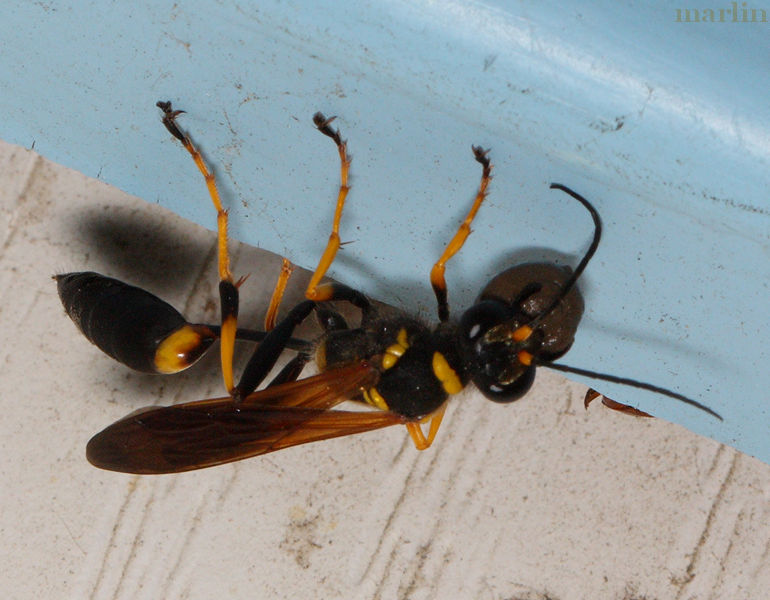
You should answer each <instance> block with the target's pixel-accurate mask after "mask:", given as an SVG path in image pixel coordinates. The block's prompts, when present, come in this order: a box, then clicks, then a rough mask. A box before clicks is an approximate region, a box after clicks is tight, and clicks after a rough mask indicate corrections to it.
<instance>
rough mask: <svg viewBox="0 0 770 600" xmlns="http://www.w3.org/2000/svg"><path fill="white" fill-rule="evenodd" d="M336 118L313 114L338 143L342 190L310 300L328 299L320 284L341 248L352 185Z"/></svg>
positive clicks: (309, 289) (308, 294)
mask: <svg viewBox="0 0 770 600" xmlns="http://www.w3.org/2000/svg"><path fill="white" fill-rule="evenodd" d="M334 119H335V117H331V118H329V119H327V118H326V117H324V116H323V115H322V114H321V113H320V112H319V113H316V114H315V115H314V116H313V123H315V126H316V127H317V128H318V131H320V132H321V133H323V134H324V135H326V136H329V137H330V138H332V139H333V140H334V143H335V144H337V150H338V152H339V155H340V190H339V193H338V194H337V208H336V209H335V211H334V223H333V224H332V232H331V234H330V235H329V241H328V243H327V244H326V249H325V250H324V253H323V254H322V255H321V260H320V261H319V262H318V266H317V267H316V270H315V272H314V273H313V277H312V278H311V279H310V283H309V284H308V286H307V291H306V292H305V296H306V297H307V299H308V300H319V301H320V300H327V299H328V293H329V290H328V288H325V287H324V286H319V285H318V284H319V283H320V282H321V279H322V278H323V276H324V275H325V274H326V271H328V270H329V267H330V266H331V264H332V262H334V257H335V256H336V255H337V250H339V248H340V219H342V209H343V208H344V206H345V198H346V197H347V195H348V191H349V190H350V187H348V172H349V170H350V158H349V157H348V154H347V142H345V141H344V140H342V138H341V137H340V132H339V129H337V130H334V129H332V128H331V126H330V123H331V122H332V121H333V120H334Z"/></svg>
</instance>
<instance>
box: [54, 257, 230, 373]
mask: <svg viewBox="0 0 770 600" xmlns="http://www.w3.org/2000/svg"><path fill="white" fill-rule="evenodd" d="M55 278H56V283H57V287H58V290H59V298H61V301H62V304H63V305H64V309H65V310H66V311H67V314H68V315H69V316H70V318H71V319H72V320H73V321H74V322H75V324H76V325H77V326H78V328H79V329H80V330H81V331H82V332H83V334H84V335H85V336H86V337H87V338H88V339H89V340H90V341H91V342H92V343H93V344H95V345H96V346H97V347H98V348H99V349H100V350H102V351H103V352H105V353H106V354H108V355H110V356H111V357H113V358H114V359H115V360H118V361H120V362H122V363H123V364H125V365H127V366H129V367H131V368H132V369H135V370H137V371H144V372H147V373H174V372H177V371H181V370H182V369H185V368H187V367H189V366H190V365H191V364H193V363H194V362H195V361H196V360H197V359H198V358H200V356H201V355H202V354H203V353H204V352H205V351H206V350H207V349H208V348H209V346H210V345H211V343H212V342H213V341H214V339H215V337H216V336H215V335H214V333H213V332H212V331H211V330H210V329H209V328H208V327H205V326H200V325H192V324H190V323H188V322H187V321H186V320H185V319H184V317H183V316H182V315H181V314H180V313H179V311H177V310H176V309H175V308H174V307H173V306H171V305H170V304H168V303H167V302H164V301H163V300H161V299H160V298H158V297H157V296H155V295H153V294H151V293H149V292H147V291H146V290H143V289H141V288H138V287H135V286H132V285H128V284H127V283H123V282H122V281H119V280H117V279H113V278H111V277H105V276H104V275H100V274H99V273H94V272H80V273H66V274H63V275H56V277H55Z"/></svg>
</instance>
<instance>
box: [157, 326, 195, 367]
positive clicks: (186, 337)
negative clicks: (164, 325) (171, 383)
mask: <svg viewBox="0 0 770 600" xmlns="http://www.w3.org/2000/svg"><path fill="white" fill-rule="evenodd" d="M200 345H201V334H200V332H199V331H196V330H195V329H194V328H193V327H190V326H189V325H183V326H182V327H180V328H179V329H177V330H176V331H175V332H174V333H172V334H171V335H169V336H168V337H167V338H166V339H165V340H163V341H162V342H161V343H160V344H159V345H158V348H157V349H156V350H155V359H154V363H155V370H156V371H157V372H158V373H164V374H169V373H178V372H179V371H183V370H184V369H186V368H187V367H189V366H190V365H191V364H192V362H191V360H190V351H191V350H198V349H199V348H200ZM195 354H196V355H197V354H198V353H195ZM196 358H197V356H196Z"/></svg>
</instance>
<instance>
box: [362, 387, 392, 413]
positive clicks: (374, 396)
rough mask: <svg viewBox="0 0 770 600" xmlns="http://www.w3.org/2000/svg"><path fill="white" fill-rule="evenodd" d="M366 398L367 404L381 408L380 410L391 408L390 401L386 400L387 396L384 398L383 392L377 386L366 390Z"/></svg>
mask: <svg viewBox="0 0 770 600" xmlns="http://www.w3.org/2000/svg"><path fill="white" fill-rule="evenodd" d="M364 400H366V403H367V404H369V405H371V406H374V407H375V408H379V409H380V410H390V409H389V408H388V403H387V402H385V398H383V397H382V394H380V392H378V391H377V388H373V387H372V388H369V389H368V390H364Z"/></svg>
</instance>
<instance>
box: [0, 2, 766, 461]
mask: <svg viewBox="0 0 770 600" xmlns="http://www.w3.org/2000/svg"><path fill="white" fill-rule="evenodd" d="M731 6H732V4H730V3H725V7H724V8H725V9H726V10H728V9H730V8H731ZM736 6H737V7H738V11H739V12H738V13H736V14H737V18H738V20H739V21H740V20H742V13H741V12H740V11H741V6H740V5H737V4H736ZM747 6H748V8H751V6H749V5H747ZM706 8H708V7H706ZM727 18H728V19H731V18H732V17H731V14H728V15H727ZM769 28H770V24H769V23H745V22H737V23H734V22H726V23H681V22H677V21H676V10H675V8H671V7H670V6H667V5H665V3H659V4H658V3H648V4H646V5H643V6H638V5H633V4H620V3H616V2H596V3H592V4H591V5H590V6H588V5H583V4H580V3H575V4H574V5H570V4H565V3H560V2H559V3H557V2H540V3H537V5H536V6H532V5H529V4H525V3H522V4H519V3H508V2H485V3H472V2H466V1H458V2H438V3H436V2H427V1H424V2H399V1H391V2H387V1H384V0H381V1H376V0H373V1H370V2H349V1H346V2H337V3H333V4H332V3H329V4H327V5H325V6H319V5H317V4H316V3H312V2H301V1H295V2H277V1H276V2H271V1H264V2H260V3H258V6H257V4H256V3H241V4H239V3H231V2H227V3H209V2H186V3H184V4H181V5H177V4H176V3H174V2H154V3H147V4H143V3H130V4H129V3H103V2H78V3H67V2H61V3H57V2H49V3H34V4H33V3H26V2H25V3H17V6H16V7H15V8H13V9H12V10H6V11H5V14H4V18H3V20H2V23H0V39H2V40H3V47H2V50H3V51H2V59H0V89H1V90H2V92H1V93H0V136H2V137H3V138H4V139H6V140H7V141H11V142H14V143H17V144H21V145H24V146H28V147H29V146H31V145H32V144H33V142H34V144H35V149H36V150H37V151H39V152H40V153H42V154H43V155H45V156H46V157H48V158H50V159H53V160H55V161H57V162H59V163H62V164H65V165H68V166H70V167H74V168H76V169H78V170H80V171H82V172H84V173H86V174H88V175H91V176H96V177H99V178H101V179H103V180H105V181H107V182H109V183H111V184H114V185H116V186H118V187H120V188H122V189H124V190H126V191H128V192H131V193H133V194H136V195H138V196H140V197H143V198H145V199H147V200H148V201H150V202H159V203H161V204H163V205H164V206H167V207H169V208H171V209H172V210H174V211H176V212H177V213H179V214H181V215H183V216H185V217H188V218H190V219H192V220H194V221H196V222H199V223H201V224H204V225H207V226H212V225H213V214H212V209H211V206H210V203H209V201H208V199H207V197H206V195H205V190H204V187H203V184H202V182H201V181H200V179H199V177H198V176H197V172H195V171H194V167H193V166H192V164H191V163H190V161H189V157H188V156H187V155H186V154H185V153H184V152H182V151H181V150H180V149H179V147H178V144H177V143H176V142H175V141H174V140H173V139H172V138H171V137H170V136H169V135H168V134H167V133H166V132H165V130H164V129H163V128H162V126H160V124H159V122H158V121H159V114H158V111H157V109H156V108H155V106H154V105H155V101H156V100H159V99H170V100H173V101H174V103H175V104H176V105H177V106H178V107H180V108H184V109H186V110H187V111H188V114H187V115H185V117H184V120H183V121H182V124H183V125H184V127H186V128H187V129H188V130H189V131H190V132H191V133H192V134H193V135H194V137H195V139H196V141H197V142H198V143H199V145H200V146H201V147H202V148H204V149H205V152H206V154H207V156H208V157H209V159H210V160H211V162H212V163H213V164H215V165H217V172H218V176H219V179H220V182H221V186H222V190H223V195H224V198H225V202H226V204H227V205H228V206H229V207H230V209H231V224H232V225H231V233H232V235H233V236H234V237H237V238H239V239H241V240H244V241H247V242H249V243H251V244H254V245H258V246H261V247H265V248H268V249H270V250H273V251H275V252H278V253H282V254H285V255H287V256H289V257H290V258H291V259H292V260H293V261H295V262H297V263H298V264H300V265H302V266H305V267H311V268H312V267H313V266H314V265H315V263H316V261H317V258H318V256H319V254H320V252H321V250H322V249H323V246H324V243H325V240H326V237H327V235H328V228H329V225H330V222H331V216H332V210H333V206H332V204H333V198H334V196H335V194H336V186H337V177H338V164H337V156H336V152H335V151H334V148H333V146H332V145H331V144H330V143H329V140H327V139H326V138H323V137H322V136H320V135H319V134H318V133H316V132H315V131H314V130H313V128H312V124H311V120H310V117H311V115H312V114H313V113H314V112H315V111H316V110H322V111H324V112H326V113H328V114H336V115H339V119H338V121H337V122H338V124H339V126H340V127H341V128H342V129H343V133H344V136H345V137H347V139H348V140H349V143H350V150H351V152H352V154H353V156H354V162H353V167H352V169H353V170H352V184H353V190H352V192H351V194H350V196H349V205H348V207H347V208H346V212H345V216H344V219H343V223H342V237H343V239H344V240H350V241H353V242H354V243H351V244H349V245H346V246H345V247H344V251H342V253H341V256H340V257H339V259H338V260H337V262H336V263H335V265H334V268H333V269H332V272H331V274H332V275H333V276H335V277H337V278H339V279H340V280H342V281H345V282H347V283H350V284H352V285H357V286H360V287H362V288H363V289H364V290H366V291H367V292H368V293H370V294H372V295H374V296H376V297H378V298H381V299H383V300H386V301H390V302H392V303H394V304H397V305H402V306H404V307H406V308H409V309H413V310H419V311H421V312H422V313H423V314H425V315H426V316H430V317H431V318H432V317H433V313H434V310H435V309H434V301H433V297H432V293H431V291H430V287H429V285H428V281H427V274H428V271H429V269H430V266H431V264H432V262H433V260H435V258H436V257H437V256H438V255H439V254H440V252H441V250H442V249H443V246H444V244H445V243H446V242H447V241H448V239H449V238H450V237H451V235H452V234H453V232H454V230H455V228H456V226H457V223H458V222H459V220H460V219H461V218H462V217H463V216H464V213H465V212H466V211H467V208H468V207H469V204H470V201H471V199H472V197H473V194H474V191H475V188H476V186H477V184H478V177H479V169H478V165H476V164H475V162H474V161H473V159H472V155H471V152H470V146H471V144H481V145H483V146H485V147H491V148H492V154H491V156H492V158H493V161H494V163H495V167H496V169H495V179H494V181H493V184H492V187H491V193H490V196H489V198H488V200H487V202H486V203H485V205H484V206H483V208H482V210H481V212H480V214H479V217H478V219H477V220H476V222H475V223H474V233H473V235H472V236H471V238H470V239H469V241H468V243H467V244H466V247H465V248H463V251H462V252H461V253H460V254H459V255H458V256H457V257H456V258H455V259H453V261H452V262H451V263H450V264H449V267H448V273H447V278H448V282H449V286H450V301H451V302H452V305H453V306H454V307H455V308H456V309H457V310H459V309H461V308H462V307H464V306H467V305H468V304H469V303H470V302H472V300H473V297H474V296H475V294H476V292H477V291H478V289H480V287H481V286H482V285H483V284H484V282H485V281H486V280H487V279H488V278H489V277H491V276H492V275H493V274H494V273H495V272H497V271H498V270H500V268H501V267H503V266H505V265H507V264H509V263H510V262H511V261H512V260H519V259H521V258H526V259H533V258H542V257H547V258H559V259H562V260H564V261H566V262H569V263H571V264H575V263H576V262H577V260H578V259H579V256H580V254H581V253H582V252H583V251H584V250H585V248H586V247H587V244H588V241H589V239H590V235H591V222H590V218H589V217H588V215H587V214H585V211H583V210H582V209H581V207H580V206H579V205H576V204H575V203H574V202H573V201H570V200H569V198H568V197H566V196H564V195H562V194H560V193H558V192H550V191H548V188H547V185H548V183H549V182H551V181H559V182H561V183H564V184H566V185H569V186H570V187H572V188H574V189H575V190H577V191H579V192H581V193H582V194H584V195H585V196H587V197H588V198H590V199H592V200H593V201H594V202H595V203H596V205H597V207H598V209H599V211H600V213H601V215H602V217H603V219H604V224H605V237H604V239H603V241H602V245H601V247H600V249H599V251H598V253H597V255H596V257H595V259H594V261H593V262H592V263H591V265H590V267H589V269H588V271H587V273H586V276H585V280H584V282H583V289H584V291H585V294H586V298H587V306H588V309H587V314H586V317H585V319H584V322H583V324H582V326H581V329H580V332H579V335H578V339H577V341H576V343H575V346H574V347H573V349H572V350H571V351H570V353H569V354H568V355H567V356H566V357H565V359H564V362H567V363H569V364H572V365H575V366H581V367H586V368H592V369H596V370H600V371H605V372H611V373H617V374H623V375H626V376H629V377H636V378H639V379H644V380H648V381H652V382H654V383H657V384H659V385H664V386H668V387H671V388H674V389H676V390H678V391H680V392H682V393H685V394H688V395H691V396H693V397H695V398H696V399H698V400H699V401H701V402H704V403H706V404H708V405H710V406H712V407H714V408H715V409H716V410H718V411H719V412H721V413H722V414H723V415H724V416H725V422H724V423H720V422H717V421H715V420H714V419H711V418H709V417H708V416H706V415H703V414H701V413H699V412H696V411H694V410H692V409H691V408H688V407H686V406H681V405H678V404H677V403H674V402H672V401H670V400H668V399H665V398H661V397H658V396H655V395H654V394H649V393H643V392H641V391H638V390H632V389H628V388H620V389H618V388H616V387H614V386H610V385H606V384H601V383H594V384H593V385H594V386H595V387H597V388H598V389H600V390H603V391H606V392H607V393H608V394H609V395H610V396H612V397H613V398H615V399H617V400H619V401H623V402H626V403H631V404H635V405H639V406H641V407H642V408H643V409H644V410H648V411H650V412H652V413H654V414H656V415H658V416H660V417H663V418H666V419H669V420H672V421H675V422H678V423H681V424H683V425H685V426H686V427H688V428H690V429H692V430H694V431H696V432H698V433H702V434H704V435H708V436H711V437H713V438H715V439H717V440H720V441H723V442H726V443H728V444H731V445H734V446H736V447H738V448H740V449H741V450H743V451H745V452H748V453H750V454H753V455H755V456H758V457H759V458H761V459H763V460H765V461H767V462H770V441H769V440H770V436H768V432H769V431H770V411H769V410H768V391H767V390H768V389H770V370H768V369H767V367H766V365H767V364H768V356H767V349H766V348H767V344H766V340H767V339H769V338H770V326H769V322H770V319H768V308H767V305H768V282H769V281H770V266H769V265H770V260H768V241H769V240H768V237H769V236H768V232H770V201H769V200H768V190H769V189H770V169H769V168H768V167H769V166H770V165H769V164H768V163H769V162H770V161H769V160H768V156H769V155H770V152H769V149H770V131H769V130H768V125H767V124H768V123H770V103H768V102H767V98H768V91H769V90H768V87H769V86H768V81H769V80H768V77H767V73H768V72H770V52H768V39H770V38H768V31H769Z"/></svg>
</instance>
